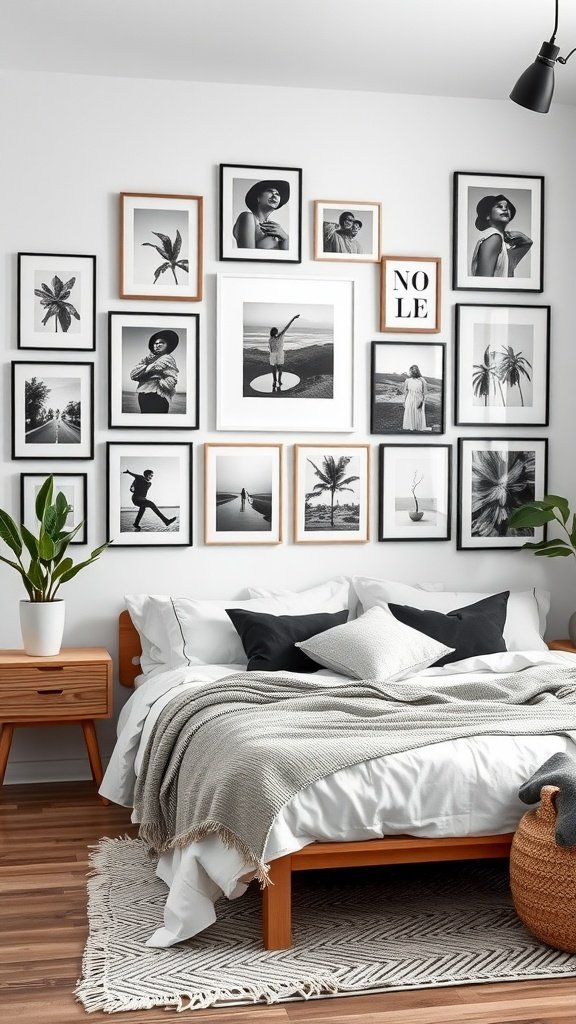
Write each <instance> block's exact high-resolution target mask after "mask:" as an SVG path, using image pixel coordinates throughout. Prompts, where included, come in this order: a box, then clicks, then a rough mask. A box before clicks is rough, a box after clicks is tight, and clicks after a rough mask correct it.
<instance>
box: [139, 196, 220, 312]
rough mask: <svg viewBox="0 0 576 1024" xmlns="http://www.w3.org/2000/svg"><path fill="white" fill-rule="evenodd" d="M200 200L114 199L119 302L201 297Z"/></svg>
mask: <svg viewBox="0 0 576 1024" xmlns="http://www.w3.org/2000/svg"><path fill="white" fill-rule="evenodd" d="M202 217H203V200H202V196H188V195H164V194H162V195H156V194H146V193H142V192H122V193H121V194H120V298H121V299H142V298H145V299H174V300H182V301H184V302H199V301H200V300H201V298H202V246H203V222H202Z"/></svg>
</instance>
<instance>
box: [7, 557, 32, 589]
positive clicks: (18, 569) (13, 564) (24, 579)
mask: <svg viewBox="0 0 576 1024" xmlns="http://www.w3.org/2000/svg"><path fill="white" fill-rule="evenodd" d="M0 562H4V563H5V564H6V565H10V566H11V567H12V569H16V572H19V573H20V575H21V577H22V582H23V584H24V586H25V587H26V593H27V594H28V597H29V598H30V599H32V591H33V588H32V584H31V583H30V582H29V581H28V578H27V576H26V573H25V572H24V569H23V568H22V566H20V565H18V563H17V562H12V561H11V560H10V559H9V558H4V556H3V555H0Z"/></svg>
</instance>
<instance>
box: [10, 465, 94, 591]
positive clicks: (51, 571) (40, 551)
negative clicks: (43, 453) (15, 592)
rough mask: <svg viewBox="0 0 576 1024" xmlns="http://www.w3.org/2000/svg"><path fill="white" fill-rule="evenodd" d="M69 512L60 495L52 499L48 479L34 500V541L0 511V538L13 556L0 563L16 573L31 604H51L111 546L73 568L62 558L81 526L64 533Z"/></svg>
mask: <svg viewBox="0 0 576 1024" xmlns="http://www.w3.org/2000/svg"><path fill="white" fill-rule="evenodd" d="M71 512H72V506H71V505H69V504H68V502H67V500H66V498H65V497H64V495H63V494H62V492H61V491H59V492H58V494H57V495H56V497H55V498H54V479H53V477H52V476H49V477H48V478H47V479H46V480H45V481H44V483H43V484H42V487H41V488H40V490H39V491H38V495H37V497H36V518H37V520H38V522H39V524H40V529H39V530H38V535H37V536H36V537H35V536H34V534H33V533H31V532H30V530H28V529H27V528H26V527H25V526H24V524H23V523H21V524H20V526H17V525H16V523H15V522H14V520H13V519H12V517H11V516H9V515H8V513H7V512H4V510H3V509H0V538H1V539H2V540H3V541H4V543H5V544H6V545H7V546H8V548H9V549H10V551H11V552H12V553H13V555H14V556H15V559H13V558H5V557H4V556H3V555H0V562H5V563H6V565H10V566H11V567H12V568H13V569H15V570H16V572H18V573H20V576H21V577H22V582H23V584H24V587H25V589H26V593H27V594H28V597H29V598H30V600H31V601H37V602H46V601H55V600H56V594H57V593H58V591H59V589H60V587H61V586H62V584H63V583H68V581H69V580H72V579H74V577H75V576H77V575H78V573H79V572H80V570H81V569H84V568H86V566H87V565H91V564H92V562H95V561H96V559H97V558H98V556H99V555H100V554H101V553H102V551H104V549H105V548H107V547H108V546H109V544H110V543H111V541H106V543H105V544H101V545H100V547H99V548H95V549H94V551H92V553H91V555H90V558H87V559H85V561H83V562H77V563H76V564H75V563H74V561H73V560H72V559H71V558H70V557H69V556H67V555H66V551H67V549H68V545H69V544H70V542H71V540H72V539H73V538H74V537H75V535H76V534H77V533H78V531H79V530H80V529H81V528H82V526H83V525H84V524H83V522H81V523H78V525H77V526H75V527H74V529H73V530H68V531H67V530H65V526H66V520H67V519H68V516H69V514H70V513H71ZM25 550H26V552H27V553H28V555H29V556H30V563H29V565H28V568H26V567H25V565H24V563H23V561H22V557H23V556H24V557H26V555H25Z"/></svg>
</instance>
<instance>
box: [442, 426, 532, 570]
mask: <svg viewBox="0 0 576 1024" xmlns="http://www.w3.org/2000/svg"><path fill="white" fill-rule="evenodd" d="M547 466H548V441H547V439H546V438H540V437H539V438H534V437H529V438H525V437H514V438H509V437H461V438H460V440H459V442H458V544H457V546H458V549H459V550H460V551H462V550H487V549H492V550H495V551H497V550H503V549H507V548H510V549H514V548H521V547H522V545H523V544H526V543H527V542H533V541H534V542H539V541H541V540H545V539H546V527H545V526H544V527H536V528H535V527H525V528H522V529H511V528H510V527H509V526H508V520H509V518H510V515H511V514H512V512H514V511H515V510H516V509H517V508H519V507H520V505H524V504H525V502H527V501H539V500H540V499H541V498H543V497H544V495H545V494H546V491H547V483H546V481H547Z"/></svg>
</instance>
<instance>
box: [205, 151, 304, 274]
mask: <svg viewBox="0 0 576 1024" xmlns="http://www.w3.org/2000/svg"><path fill="white" fill-rule="evenodd" d="M220 259H221V260H243V261H253V260H257V261H258V262H260V263H301V262H302V171H301V170H300V168H296V167H258V166H249V165H246V164H242V165H241V164H220Z"/></svg>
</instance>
